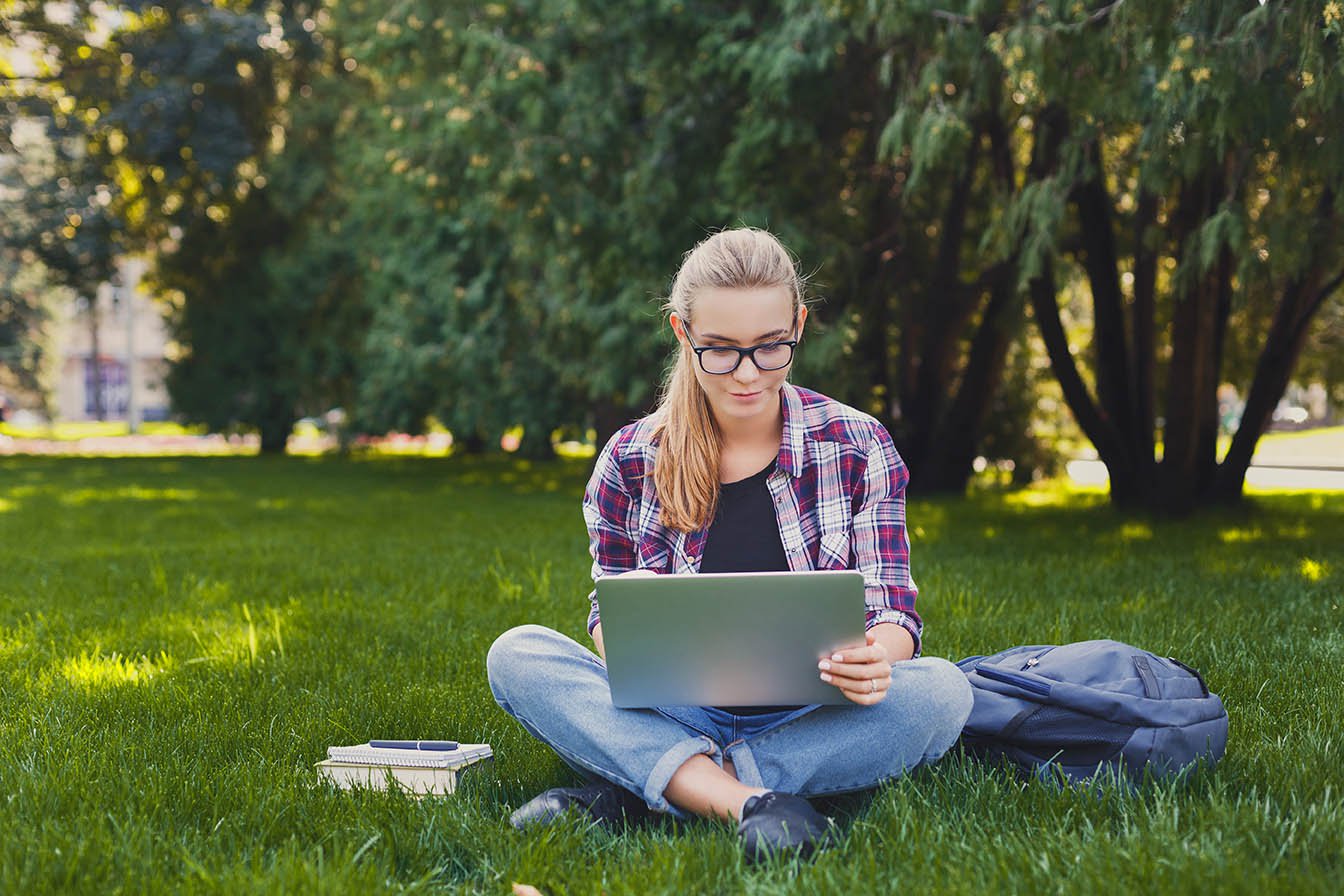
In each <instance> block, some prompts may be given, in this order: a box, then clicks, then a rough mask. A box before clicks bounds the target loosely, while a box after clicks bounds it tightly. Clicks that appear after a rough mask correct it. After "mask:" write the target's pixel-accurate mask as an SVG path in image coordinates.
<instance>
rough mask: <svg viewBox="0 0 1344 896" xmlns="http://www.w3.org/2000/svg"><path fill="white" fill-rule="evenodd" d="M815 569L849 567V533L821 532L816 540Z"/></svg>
mask: <svg viewBox="0 0 1344 896" xmlns="http://www.w3.org/2000/svg"><path fill="white" fill-rule="evenodd" d="M816 568H817V569H849V568H850V563H849V533H848V532H823V533H821V540H820V541H818V542H817V565H816Z"/></svg>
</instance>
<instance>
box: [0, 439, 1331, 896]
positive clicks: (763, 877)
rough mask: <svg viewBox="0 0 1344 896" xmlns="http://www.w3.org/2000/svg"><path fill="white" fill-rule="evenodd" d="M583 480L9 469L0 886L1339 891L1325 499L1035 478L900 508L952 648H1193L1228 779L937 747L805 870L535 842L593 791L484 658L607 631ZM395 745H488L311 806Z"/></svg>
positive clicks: (483, 474) (460, 465) (574, 831)
mask: <svg viewBox="0 0 1344 896" xmlns="http://www.w3.org/2000/svg"><path fill="white" fill-rule="evenodd" d="M584 474H585V469H584V467H583V465H582V464H567V465H550V464H547V465H535V466H529V465H526V464H520V463H516V462H510V463H506V462H502V461H500V460H495V459H490V460H487V461H483V462H482V461H461V460H456V459H455V460H450V461H447V462H442V461H421V460H417V461H408V460H385V461H377V462H348V461H336V460H325V461H311V460H302V459H297V458H287V459H286V458H261V459H249V460H243V459H237V458H220V459H199V458H198V459H166V458H154V459H143V460H131V459H124V460H105V459H104V460H99V459H75V460H52V459H41V458H3V459H0V543H3V544H4V545H5V546H6V549H7V553H6V575H5V577H4V578H3V580H0V618H2V619H3V620H4V621H3V622H2V623H0V684H3V690H2V691H0V693H3V697H2V698H0V700H3V706H4V712H2V713H0V787H3V790H4V793H5V794H6V810H5V812H4V813H0V834H3V837H0V890H3V891H5V892H14V893H36V894H41V893H95V892H99V893H100V892H107V891H109V890H116V889H118V888H120V889H123V890H128V891H130V890H133V891H135V892H142V893H174V892H221V891H227V892H230V893H233V892H255V893H268V892H277V891H296V892H298V891H301V892H313V891H323V892H345V891H353V890H357V889H358V890H391V889H406V890H429V891H450V892H458V891H460V892H470V893H475V892H484V893H494V892H507V891H508V888H509V885H510V883H511V882H512V881H523V882H527V883H531V884H534V885H536V886H537V887H539V888H540V889H541V890H542V892H545V893H558V892H577V893H589V892H598V891H600V890H606V891H607V892H610V893H632V894H633V893H722V892H762V893H809V894H810V893H868V892H872V891H873V890H874V889H875V887H876V889H878V890H881V889H883V882H886V881H889V880H891V879H892V876H893V869H898V870H899V875H898V876H899V878H900V881H901V886H903V887H910V888H917V889H920V890H930V891H933V890H936V891H938V892H986V891H994V892H1005V893H1008V892H1012V893H1017V892H1033V891H1042V892H1057V891H1060V890H1062V889H1063V890H1068V891H1071V892H1072V891H1077V892H1093V891H1106V890H1116V889H1124V890H1125V891H1127V892H1166V891H1179V892H1187V891H1188V892H1233V893H1251V892H1259V893H1294V894H1297V893H1321V894H1325V893H1331V892H1333V891H1334V890H1335V889H1337V886H1336V884H1337V881H1338V879H1339V874H1340V872H1341V870H1344V868H1341V866H1340V856H1341V855H1344V842H1342V841H1341V837H1342V836H1344V833H1342V832H1344V810H1342V809H1341V807H1340V801H1339V793H1338V780H1339V771H1338V769H1339V763H1340V758H1341V757H1340V746H1339V738H1338V732H1337V730H1336V729H1335V726H1334V725H1333V724H1332V723H1330V721H1329V720H1330V719H1332V718H1338V717H1339V716H1340V714H1341V712H1344V698H1342V697H1341V694H1340V689H1339V687H1338V673H1337V670H1338V668H1339V666H1340V663H1341V662H1344V643H1341V639H1340V637H1339V635H1338V632H1339V630H1340V618H1339V617H1340V612H1341V608H1340V606H1339V600H1338V595H1339V594H1340V590H1341V589H1340V585H1341V581H1340V579H1341V575H1342V574H1344V569H1341V565H1340V551H1339V547H1338V546H1339V545H1340V544H1341V542H1342V540H1344V506H1341V503H1340V500H1339V498H1338V497H1337V496H1326V495H1298V496H1291V497H1289V496H1276V497H1266V498H1264V499H1261V500H1260V501H1258V502H1257V505H1258V506H1257V507H1255V508H1254V509H1252V510H1249V511H1246V512H1241V513H1237V514H1205V515H1200V516H1197V517H1196V518H1194V519H1193V520H1189V521H1185V522H1181V523H1169V522H1147V521H1143V520H1139V519H1134V518H1127V517H1123V516H1119V515H1117V514H1115V513H1113V512H1112V511H1110V510H1109V509H1108V508H1106V507H1105V506H1103V505H1104V499H1103V498H1102V496H1100V495H1092V496H1090V497H1088V496H1078V495H1074V496H1063V495H1053V494H1052V493H1050V492H1045V491H1034V492H1024V493H1017V494H1011V495H1006V496H996V497H992V498H991V497H985V498H980V499H976V500H937V501H928V500H916V501H913V502H912V503H911V505H910V509H909V520H910V525H911V541H912V546H913V554H912V560H913V563H914V571H915V576H916V578H917V579H918V581H919V583H920V588H921V596H920V609H921V612H922V613H923V614H924V616H925V618H926V622H927V629H926V634H927V649H928V651H929V652H930V654H932V655H941V656H948V657H954V658H956V657H961V656H966V655H971V654H975V653H983V652H986V651H990V650H994V649H998V648H1002V647H1006V646H1010V645H1013V644H1018V643H1057V642H1061V641H1067V640H1077V639H1083V638H1091V637H1099V636H1111V637H1116V638H1120V639H1123V640H1127V641H1131V642H1133V643H1137V644H1140V645H1143V646H1146V647H1148V648H1150V649H1153V650H1159V651H1161V652H1163V653H1170V654H1172V655H1174V656H1176V657H1178V658H1180V659H1182V660H1183V661H1185V662H1189V663H1191V664H1192V665H1194V666H1195V667H1196V668H1199V669H1200V670H1201V671H1202V672H1203V673H1204V674H1205V676H1206V677H1207V679H1208V681H1209V683H1210V686H1211V687H1212V688H1213V689H1214V690H1215V691H1217V692H1218V693H1219V694H1220V695H1221V696H1222V697H1223V699H1224V700H1225V702H1226V705H1227V707H1228V709H1229V712H1230V714H1231V726H1232V731H1231V740H1230V744H1229V750H1228V753H1227V756H1226V758H1225V759H1224V760H1223V762H1222V763H1221V764H1220V765H1219V766H1218V767H1217V768H1216V769H1215V770H1213V771H1212V772H1203V773H1200V774H1197V775H1194V776H1193V777H1192V778H1191V779H1189V780H1187V781H1185V782H1182V783H1180V784H1177V785H1166V786H1149V787H1144V788H1142V789H1140V790H1139V791H1137V792H1133V793H1129V792H1124V791H1120V790H1116V789H1112V788H1108V787H1103V788H1101V789H1100V790H1099V791H1096V792H1092V791H1083V792H1068V791H1066V792H1056V791H1054V790H1052V789H1049V788H1044V787H1040V786H1035V785H1031V786H1024V785H1023V784H1021V783H1019V782H1017V781H1014V780H1012V779H1011V778H1009V777H1008V776H1006V775H1004V774H1001V773H998V772H993V771H988V770H985V769H982V768H980V767H979V766H977V765H975V764H973V763H970V762H966V761H964V760H961V759H959V758H957V757H955V756H954V757H949V758H948V759H946V760H944V761H943V762H941V763H939V764H938V765H937V766H936V767H934V768H932V769H928V770H923V771H920V772H918V773H916V774H914V775H912V776H910V777H909V778H907V779H905V780H902V781H899V782H896V783H894V784H892V785H890V786H888V787H885V788H883V789H882V790H880V791H878V792H877V793H876V794H875V795H874V796H873V797H872V798H871V799H866V798H865V799H855V800H851V801H846V802H840V803H838V804H836V805H835V806H834V807H832V810H833V811H835V812H837V813H838V815H839V819H840V822H841V830H842V838H841V843H840V845H839V847H838V848H837V849H835V850H833V851H830V852H827V853H825V854H823V855H821V856H820V857H819V858H818V859H817V860H816V861H815V862H812V863H809V864H805V865H801V866H796V867H795V866H783V867H775V868H763V869H750V868H747V867H745V866H744V865H743V863H742V862H741V859H740V853H739V850H738V847H737V844H736V842H735V839H734V835H733V832H732V829H731V828H730V827H728V826H725V825H719V824H712V823H709V822H695V823H690V824H680V825H672V824H668V825H662V826H654V827H651V828H647V829H640V830H635V831H630V832H626V833H616V834H612V833H606V832H603V831H598V830H591V829H588V828H586V827H585V826H584V825H582V824H581V823H579V822H578V821H575V822H573V823H562V824H560V825H557V826H555V827H553V828H551V829H549V830H547V831H546V832H544V833H532V834H526V835H524V834H519V833H518V832H515V831H513V830H512V829H511V828H509V827H508V824H507V816H508V813H509V812H510V811H511V810H512V808H514V807H516V806H517V805H519V804H520V803H521V802H522V801H524V800H526V799H528V798H530V797H531V796H533V795H534V794H535V793H536V792H537V791H539V790H541V789H542V788H546V787H551V786H555V785H557V784H562V783H569V782H570V781H571V780H572V779H571V775H570V773H569V772H568V771H567V770H566V768H565V767H564V765H563V764H562V763H561V762H560V760H559V759H558V758H556V757H555V756H554V755H553V754H552V753H551V752H550V751H549V750H548V749H547V748H546V747H544V746H542V745H541V744H540V743H539V742H537V741H536V740H534V739H533V738H531V737H530V736H529V735H528V734H527V733H526V732H525V731H524V730H523V729H522V728H521V727H520V726H519V725H517V724H516V723H515V722H514V721H512V720H511V719H509V718H508V717H507V716H506V715H505V714H504V713H503V712H502V711H501V710H500V709H499V708H498V707H497V706H496V705H495V703H494V700H493V699H492V697H491V695H490V692H489V689H488V686H487V683H486V680H485V665H484V663H485V653H486V650H487V648H488V647H489V645H490V643H491V641H492V640H493V639H494V637H496V636H497V635H498V634H499V633H500V632H502V631H504V630H505V629H507V628H509V627H511V626H513V625H518V624H521V623H525V622H534V623H542V624H545V625H549V626H553V627H556V628H557V629H559V630H560V631H563V632H565V633H567V634H569V635H570V636H572V637H575V638H580V639H581V638H583V637H584V635H583V623H584V619H585V616H586V613H587V602H586V600H585V598H584V595H585V594H586V592H587V589H588V578H587V576H588V563H587V554H586V552H585V535H584V531H583V525H582V522H581V520H580V518H579V515H578V514H577V512H576V508H577V505H578V501H579V497H580V492H581V489H582V485H583V480H584ZM1032 502H1043V504H1042V506H1039V507H1034V508H1033V507H1031V506H1030V504H1031V503H1032ZM76 511H77V512H76ZM1247 620H1254V624H1253V625H1251V626H1249V627H1248V625H1247ZM1287 682H1291V686H1287V685H1286V684H1285V683H1287ZM374 736H388V737H417V736H420V737H430V736H442V737H458V738H462V739H471V740H476V739H480V740H484V741H488V742H490V743H491V744H493V745H494V747H495V749H496V751H497V759H496V761H495V765H494V767H493V768H492V769H489V770H487V774H486V775H485V776H484V777H482V778H481V779H479V780H478V781H477V782H476V784H475V785H474V786H472V787H469V788H468V789H467V790H466V792H464V793H460V794H457V795H455V796H453V797H452V798H449V799H443V800H422V801H415V800H411V799H406V798H401V797H398V796H395V795H388V794H382V793H362V794H361V793H346V792H338V791H333V790H329V789H327V788H325V787H323V786H320V785H319V784H318V782H317V778H316V775H315V773H314V770H313V768H312V764H313V763H314V762H316V761H317V760H318V759H320V758H321V757H322V756H323V754H324V751H325V749H326V747H327V746H329V745H332V744H338V743H358V742H362V741H364V740H366V739H368V738H369V737H374ZM875 882H878V883H876V884H875Z"/></svg>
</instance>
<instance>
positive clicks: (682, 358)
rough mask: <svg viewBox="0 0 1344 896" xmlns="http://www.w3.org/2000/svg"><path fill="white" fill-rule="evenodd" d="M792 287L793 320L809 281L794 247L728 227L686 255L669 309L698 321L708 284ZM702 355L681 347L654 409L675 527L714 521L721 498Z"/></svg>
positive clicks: (667, 507) (661, 481)
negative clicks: (700, 373) (700, 375)
mask: <svg viewBox="0 0 1344 896" xmlns="http://www.w3.org/2000/svg"><path fill="white" fill-rule="evenodd" d="M776 286H782V287H784V288H785V289H787V290H788V291H789V295H790V298H791V299H792V304H793V319H794V321H795V322H796V321H797V320H798V313H799V308H800V307H801V306H802V304H803V278H802V276H801V275H800V274H799V273H798V266H797V265H796V264H795V262H794V260H793V257H792V256H791V255H790V254H789V251H788V250H787V249H785V248H784V246H783V245H781V244H780V242H779V240H777V239H776V238H775V237H774V236H773V235H772V234H770V233H768V232H767V231H764V230H758V229H756V228H754V227H743V228H739V229H736V230H723V231H720V232H719V233H716V234H713V235H712V236H710V237H708V238H707V239H705V240H703V241H701V242H700V243H699V244H698V245H697V246H696V247H695V248H694V249H692V250H691V251H689V252H687V253H686V256H685V258H684V259H683V260H682V262H681V269H680V270H679V271H677V277H676V279H675V280H674V281H673V283H672V293H671V295H669V296H668V297H667V301H666V302H665V303H664V305H663V310H664V311H668V312H673V311H675V312H676V313H677V316H678V317H679V318H681V320H682V321H685V322H689V321H691V320H693V319H694V310H695V299H696V296H697V295H698V294H699V293H700V292H701V291H702V290H705V289H715V288H719V289H760V288H770V287H776ZM695 363H696V360H695V353H694V352H692V351H691V349H690V347H689V346H686V345H682V346H680V347H679V349H678V351H677V358H676V362H675V363H674V364H673V366H672V369H671V370H670V371H669V372H668V375H667V379H666V381H665V382H664V384H663V389H662V393H661V394H660V396H659V400H658V407H657V409H656V410H655V411H654V414H655V415H656V416H655V419H656V421H657V422H656V426H655V433H656V435H657V436H658V439H659V447H658V458H657V460H656V461H655V462H654V467H653V483H654V488H655V489H656V490H657V493H658V499H659V501H660V502H661V504H662V522H663V525H664V526H667V527H668V528H669V529H676V530H680V531H683V532H692V531H695V530H697V529H703V528H705V527H707V526H708V525H709V524H710V523H711V522H712V521H713V519H714V514H715V512H716V511H717V509H718V501H719V459H720V455H721V453H722V448H723V442H722V435H721V434H720V432H719V427H718V424H716V423H715V422H714V415H713V413H711V411H710V407H709V400H708V399H707V398H706V397H705V393H704V390H703V389H701V388H700V384H699V383H698V382H696V379H695V367H694V365H695Z"/></svg>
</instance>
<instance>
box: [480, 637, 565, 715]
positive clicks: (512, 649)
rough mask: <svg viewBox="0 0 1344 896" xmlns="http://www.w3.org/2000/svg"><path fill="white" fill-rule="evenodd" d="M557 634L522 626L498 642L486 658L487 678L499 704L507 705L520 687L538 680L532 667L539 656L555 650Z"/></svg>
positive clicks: (496, 640)
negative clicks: (510, 697) (510, 696)
mask: <svg viewBox="0 0 1344 896" xmlns="http://www.w3.org/2000/svg"><path fill="white" fill-rule="evenodd" d="M557 637H559V635H558V633H557V632H554V631H552V630H551V629H549V628H546V627H545V626H544V625H520V626H517V627H515V628H511V629H509V630H508V631H506V632H505V633H504V634H502V635H500V636H499V637H498V638H496V639H495V643H493V644H491V645H490V650H489V652H488V653H486V655H485V675H486V679H487V680H488V681H489V682H490V692H491V693H492V694H494V695H495V702H496V703H498V704H499V705H500V706H506V705H507V703H508V702H509V701H508V695H509V694H514V693H517V692H518V686H519V685H523V686H526V683H527V682H529V681H535V680H536V678H535V675H533V674H532V673H531V672H530V671H529V669H528V667H529V666H530V665H532V661H534V660H535V659H536V658H537V657H538V656H542V655H545V654H547V653H551V652H553V651H554V645H555V638H557Z"/></svg>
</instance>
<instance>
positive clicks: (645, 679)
mask: <svg viewBox="0 0 1344 896" xmlns="http://www.w3.org/2000/svg"><path fill="white" fill-rule="evenodd" d="M597 603H598V610H599V612H600V614H601V618H602V641H603V645H604V647H605V650H606V654H607V677H608V679H609V680H610V682H611V701H612V703H614V704H615V705H617V706H624V707H643V706H672V705H679V704H689V705H693V706H785V705H803V704H809V703H830V704H843V703H846V702H848V701H846V699H845V698H844V696H843V695H842V694H841V693H840V691H839V689H838V688H836V687H834V686H833V685H829V684H827V683H825V682H824V681H822V680H821V679H820V678H819V677H818V674H819V673H818V670H817V660H819V659H821V658H822V657H825V656H830V654H831V653H832V652H834V651H835V650H837V649H838V648H841V647H854V646H860V645H862V644H863V643H864V600H863V574H862V573H859V572H856V571H853V570H835V571H823V572H743V573H701V574H686V575H658V576H615V577H611V578H603V579H598V580H597Z"/></svg>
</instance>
